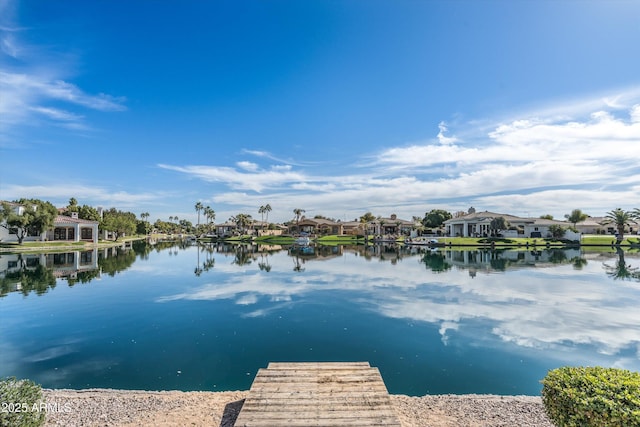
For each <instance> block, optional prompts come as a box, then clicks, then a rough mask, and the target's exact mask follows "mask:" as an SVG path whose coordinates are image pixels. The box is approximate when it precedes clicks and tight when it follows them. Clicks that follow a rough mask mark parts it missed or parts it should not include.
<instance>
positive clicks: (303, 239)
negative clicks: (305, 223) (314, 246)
mask: <svg viewBox="0 0 640 427" xmlns="http://www.w3.org/2000/svg"><path fill="white" fill-rule="evenodd" d="M309 243H311V239H310V238H308V237H298V238H297V239H296V241H295V244H296V245H300V246H305V245H308V244H309Z"/></svg>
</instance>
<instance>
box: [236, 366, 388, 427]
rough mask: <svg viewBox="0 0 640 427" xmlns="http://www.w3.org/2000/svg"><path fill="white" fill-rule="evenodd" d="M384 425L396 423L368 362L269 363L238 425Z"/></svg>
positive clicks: (378, 378)
mask: <svg viewBox="0 0 640 427" xmlns="http://www.w3.org/2000/svg"><path fill="white" fill-rule="evenodd" d="M283 425H286V426H287V427H308V426H324V427H330V426H384V427H399V426H400V422H399V420H398V417H397V415H396V413H395V411H394V409H393V407H392V406H391V400H390V398H389V393H388V391H387V388H386V386H385V385H384V382H383V380H382V376H381V375H380V372H379V370H378V368H375V367H371V366H370V365H369V363H368V362H300V363H293V362H271V363H269V364H268V366H267V368H266V369H260V370H258V374H257V375H256V378H255V379H254V381H253V384H252V385H251V389H250V390H249V395H248V397H247V399H246V400H245V402H244V405H243V406H242V409H241V411H240V414H239V415H238V418H237V420H236V423H235V426H236V427H267V426H270V427H276V426H277V427H280V426H283Z"/></svg>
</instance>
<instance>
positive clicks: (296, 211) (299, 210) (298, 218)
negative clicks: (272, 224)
mask: <svg viewBox="0 0 640 427" xmlns="http://www.w3.org/2000/svg"><path fill="white" fill-rule="evenodd" d="M304 212H306V211H305V210H304V209H300V208H296V209H294V210H293V214H294V215H295V216H296V228H297V229H298V233H300V216H301V215H302V214H303V213H304Z"/></svg>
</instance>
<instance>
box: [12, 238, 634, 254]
mask: <svg viewBox="0 0 640 427" xmlns="http://www.w3.org/2000/svg"><path fill="white" fill-rule="evenodd" d="M145 239H155V240H164V241H170V240H175V241H180V240H183V239H191V240H195V241H197V242H202V243H211V242H226V243H254V244H264V245H295V244H297V240H296V239H297V238H296V237H294V236H289V235H282V236H261V237H255V236H250V235H240V236H233V237H229V238H209V237H204V238H197V239H196V237H195V236H192V235H177V236H176V235H174V236H171V235H166V234H154V235H148V236H145V235H135V236H130V237H123V238H119V239H118V240H115V241H114V240H101V241H99V242H98V243H97V244H94V243H85V242H47V241H44V242H42V241H37V242H23V243H22V244H18V243H16V242H10V243H8V242H0V252H43V251H45V252H47V251H63V250H88V249H93V248H108V247H114V246H123V245H128V244H130V243H131V242H133V241H136V240H145ZM433 239H435V240H437V242H434V243H431V244H429V245H421V246H426V247H430V248H446V249H453V248H456V249H459V250H464V249H475V248H480V249H513V250H531V249H532V248H535V249H545V248H575V247H584V248H585V249H587V250H589V249H590V248H593V249H602V248H614V249H615V248H621V249H640V236H637V237H631V236H628V237H625V239H624V240H622V241H617V240H616V238H615V236H608V235H585V236H583V237H582V239H581V241H580V242H578V241H575V240H566V239H552V238H529V237H515V238H503V237H482V238H478V237H443V236H434V237H433ZM310 243H314V244H317V245H367V244H377V243H387V244H389V243H396V244H400V245H411V243H410V242H407V241H405V237H404V236H403V237H401V238H397V239H394V240H384V241H376V240H375V239H374V238H373V236H364V235H329V236H322V237H317V238H313V237H312V238H310Z"/></svg>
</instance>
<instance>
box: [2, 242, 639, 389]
mask: <svg viewBox="0 0 640 427" xmlns="http://www.w3.org/2000/svg"><path fill="white" fill-rule="evenodd" d="M639 271H640V257H639V256H638V253H637V252H636V253H630V252H625V253H622V252H619V253H608V254H600V253H583V252H581V251H580V250H575V249H574V250H541V251H533V252H532V251H526V252H525V251H520V252H517V251H505V252H489V251H481V250H478V251H465V252H459V251H448V250H440V251H430V250H427V249H426V248H407V247H404V248H403V247H394V246H374V247H368V248H365V247H364V246H360V247H341V246H337V247H320V248H314V247H307V248H296V247H290V248H287V247H284V248H268V247H256V246H206V247H200V248H198V247H197V246H188V245H184V244H183V245H180V246H171V245H169V244H159V245H156V246H155V247H153V248H152V247H150V246H148V245H145V244H137V245H136V246H135V247H134V248H129V249H120V250H101V251H90V252H85V253H78V252H75V253H73V252H72V253H69V254H65V255H61V254H58V255H56V256H53V255H13V254H2V255H1V256H0V279H1V280H2V295H3V297H2V298H0V377H3V376H16V377H18V378H30V379H32V380H34V381H36V382H38V383H41V384H42V385H43V386H45V387H50V388H89V387H106V388H118V389H146V390H172V389H178V390H214V391H215V390H217V391H221V390H237V389H248V388H249V386H250V385H251V382H252V380H253V378H254V376H255V374H256V372H257V370H258V369H259V368H261V367H265V366H266V365H267V363H268V362H270V361H347V360H349V361H368V362H370V363H371V365H372V366H377V367H379V368H380V371H381V373H382V376H383V378H384V380H385V383H386V385H387V387H388V389H389V391H390V392H391V393H403V394H409V395H423V394H441V393H494V394H528V395H536V394H539V393H540V389H541V385H540V383H539V381H540V380H541V379H542V378H543V377H544V376H545V374H546V372H547V370H549V369H553V368H556V367H559V366H564V365H603V366H615V367H623V368H627V369H631V370H635V371H640V272H639Z"/></svg>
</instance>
